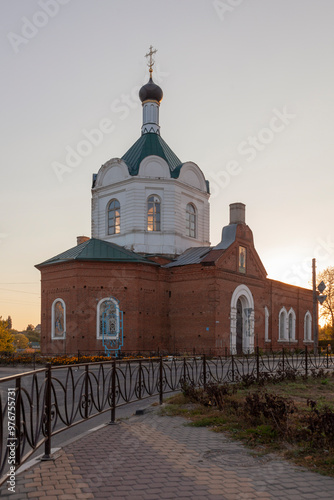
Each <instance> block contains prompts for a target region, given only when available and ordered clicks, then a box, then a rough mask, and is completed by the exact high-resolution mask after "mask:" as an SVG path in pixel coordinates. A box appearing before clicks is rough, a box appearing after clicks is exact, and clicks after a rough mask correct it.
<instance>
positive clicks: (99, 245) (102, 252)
mask: <svg viewBox="0 0 334 500" xmlns="http://www.w3.org/2000/svg"><path fill="white" fill-rule="evenodd" d="M73 260H78V261H82V260H84V261H97V262H139V263H143V264H153V265H155V263H154V262H152V261H150V260H148V259H145V257H142V256H141V255H138V254H137V253H135V252H131V251H130V250H126V249H125V248H123V247H120V246H119V245H115V243H108V242H107V241H103V240H98V239H96V238H91V239H90V240H87V241H84V242H83V243H81V244H80V245H76V246H75V247H73V248H70V249H69V250H66V252H63V253H60V254H59V255H56V256H55V257H52V258H51V259H48V260H46V261H45V262H42V263H41V264H37V265H36V266H35V267H37V268H38V267H42V266H47V265H50V264H60V263H62V262H69V261H73Z"/></svg>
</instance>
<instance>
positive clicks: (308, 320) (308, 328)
mask: <svg viewBox="0 0 334 500" xmlns="http://www.w3.org/2000/svg"><path fill="white" fill-rule="evenodd" d="M304 340H305V341H306V342H310V341H312V316H311V313H310V311H307V313H306V314H305V316H304Z"/></svg>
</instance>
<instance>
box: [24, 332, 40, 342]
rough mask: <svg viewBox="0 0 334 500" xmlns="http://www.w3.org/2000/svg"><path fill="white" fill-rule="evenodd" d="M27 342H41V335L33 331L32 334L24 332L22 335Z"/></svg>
mask: <svg viewBox="0 0 334 500" xmlns="http://www.w3.org/2000/svg"><path fill="white" fill-rule="evenodd" d="M24 335H25V336H26V337H27V338H28V340H29V342H40V341H41V334H40V333H38V332H36V331H35V330H34V331H33V332H30V331H26V332H25V334H24Z"/></svg>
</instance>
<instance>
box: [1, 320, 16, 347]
mask: <svg viewBox="0 0 334 500" xmlns="http://www.w3.org/2000/svg"><path fill="white" fill-rule="evenodd" d="M7 326H8V323H7V321H5V320H3V319H2V317H1V316H0V352H4V351H6V352H13V351H14V346H13V340H14V338H13V335H12V334H11V333H10V332H9V331H8V329H7Z"/></svg>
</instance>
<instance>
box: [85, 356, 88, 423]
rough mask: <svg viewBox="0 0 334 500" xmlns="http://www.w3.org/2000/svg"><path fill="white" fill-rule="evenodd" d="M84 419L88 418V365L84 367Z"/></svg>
mask: <svg viewBox="0 0 334 500" xmlns="http://www.w3.org/2000/svg"><path fill="white" fill-rule="evenodd" d="M85 418H88V365H86V366H85Z"/></svg>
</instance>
